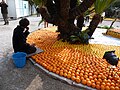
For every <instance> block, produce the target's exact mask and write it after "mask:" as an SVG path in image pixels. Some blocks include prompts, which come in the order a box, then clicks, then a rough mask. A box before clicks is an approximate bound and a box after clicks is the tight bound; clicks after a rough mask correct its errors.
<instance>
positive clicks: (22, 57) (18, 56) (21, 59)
mask: <svg viewBox="0 0 120 90" xmlns="http://www.w3.org/2000/svg"><path fill="white" fill-rule="evenodd" d="M26 56H27V54H26V53H24V52H17V53H14V54H13V55H12V59H13V63H14V64H15V66H16V67H18V68H22V67H24V66H25V64H26Z"/></svg>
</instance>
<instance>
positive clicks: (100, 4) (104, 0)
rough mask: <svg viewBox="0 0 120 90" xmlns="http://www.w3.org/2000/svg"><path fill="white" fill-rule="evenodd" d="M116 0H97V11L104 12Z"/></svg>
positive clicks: (98, 12)
mask: <svg viewBox="0 0 120 90" xmlns="http://www.w3.org/2000/svg"><path fill="white" fill-rule="evenodd" d="M115 1H116V0H96V2H95V3H94V7H95V12H96V13H97V14H102V13H103V12H104V11H105V10H106V9H107V8H108V7H109V6H110V5H111V4H112V3H113V2H115Z"/></svg>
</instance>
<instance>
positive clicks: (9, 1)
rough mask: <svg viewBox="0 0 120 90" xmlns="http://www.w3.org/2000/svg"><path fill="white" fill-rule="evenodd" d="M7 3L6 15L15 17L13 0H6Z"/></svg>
mask: <svg viewBox="0 0 120 90" xmlns="http://www.w3.org/2000/svg"><path fill="white" fill-rule="evenodd" d="M7 4H8V17H14V18H15V17H16V6H15V0H7Z"/></svg>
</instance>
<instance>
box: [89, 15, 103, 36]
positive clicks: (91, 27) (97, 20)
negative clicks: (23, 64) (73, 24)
mask: <svg viewBox="0 0 120 90" xmlns="http://www.w3.org/2000/svg"><path fill="white" fill-rule="evenodd" d="M100 20H101V15H99V14H95V15H94V16H93V19H92V21H91V22H90V25H89V27H88V30H89V32H88V35H89V36H90V37H91V36H92V35H93V33H94V31H95V29H96V28H97V26H98V24H99V23H100Z"/></svg>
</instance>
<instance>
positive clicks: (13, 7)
mask: <svg viewBox="0 0 120 90" xmlns="http://www.w3.org/2000/svg"><path fill="white" fill-rule="evenodd" d="M1 1H2V0H0V2H1ZM5 1H6V3H7V4H8V17H13V19H17V18H19V17H24V16H28V15H30V9H29V3H28V1H24V0H5ZM0 18H2V14H1V13H0Z"/></svg>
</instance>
